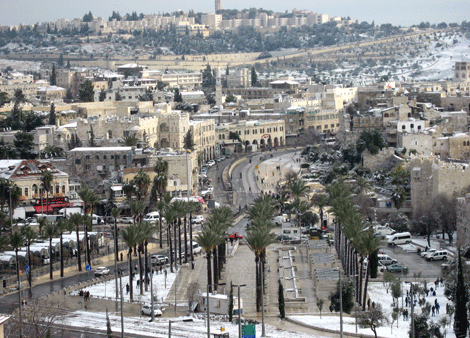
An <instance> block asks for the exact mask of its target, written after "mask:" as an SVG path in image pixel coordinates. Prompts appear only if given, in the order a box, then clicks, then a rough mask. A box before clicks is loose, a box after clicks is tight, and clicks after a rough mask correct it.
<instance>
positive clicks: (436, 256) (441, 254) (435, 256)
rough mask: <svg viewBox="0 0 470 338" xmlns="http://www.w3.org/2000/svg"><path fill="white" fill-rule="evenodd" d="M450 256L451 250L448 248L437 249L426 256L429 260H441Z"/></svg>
mask: <svg viewBox="0 0 470 338" xmlns="http://www.w3.org/2000/svg"><path fill="white" fill-rule="evenodd" d="M448 258H449V252H448V251H446V250H436V251H435V252H433V253H431V254H429V255H427V256H426V259H427V260H428V261H439V260H445V261H446V260H447V259H448Z"/></svg>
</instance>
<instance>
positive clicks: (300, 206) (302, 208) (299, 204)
mask: <svg viewBox="0 0 470 338" xmlns="http://www.w3.org/2000/svg"><path fill="white" fill-rule="evenodd" d="M292 206H293V207H294V208H295V210H297V222H298V223H297V224H298V226H299V227H300V222H301V220H302V216H303V214H304V213H305V212H307V211H308V209H310V206H309V204H308V202H307V201H302V200H300V198H295V200H294V203H292Z"/></svg>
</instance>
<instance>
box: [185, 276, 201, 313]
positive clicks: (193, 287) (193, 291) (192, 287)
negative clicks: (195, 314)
mask: <svg viewBox="0 0 470 338" xmlns="http://www.w3.org/2000/svg"><path fill="white" fill-rule="evenodd" d="M198 289H199V284H198V283H197V282H194V283H190V284H189V285H188V289H187V291H186V292H187V296H188V306H189V312H191V305H192V304H193V303H194V301H195V300H196V298H197V290H198Z"/></svg>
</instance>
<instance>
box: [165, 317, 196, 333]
mask: <svg viewBox="0 0 470 338" xmlns="http://www.w3.org/2000/svg"><path fill="white" fill-rule="evenodd" d="M192 321H193V319H192V318H187V319H180V320H171V319H170V320H169V321H168V338H171V323H177V322H192Z"/></svg>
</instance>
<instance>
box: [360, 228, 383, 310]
mask: <svg viewBox="0 0 470 338" xmlns="http://www.w3.org/2000/svg"><path fill="white" fill-rule="evenodd" d="M361 237H362V239H361V242H362V246H361V247H362V248H363V252H364V254H365V256H366V257H367V259H368V261H369V264H367V267H366V281H365V283H364V294H363V301H362V311H365V309H366V297H367V284H368V283H369V269H370V257H371V255H372V254H373V253H374V252H375V251H377V250H378V249H379V248H380V239H379V238H377V237H375V236H374V231H373V229H372V227H369V229H368V230H367V231H364V232H363V235H362V236H361Z"/></svg>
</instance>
